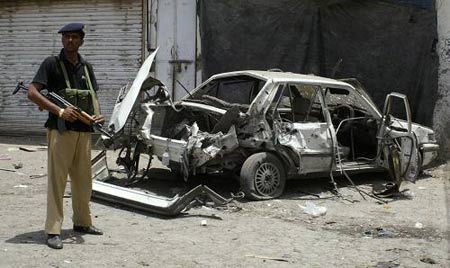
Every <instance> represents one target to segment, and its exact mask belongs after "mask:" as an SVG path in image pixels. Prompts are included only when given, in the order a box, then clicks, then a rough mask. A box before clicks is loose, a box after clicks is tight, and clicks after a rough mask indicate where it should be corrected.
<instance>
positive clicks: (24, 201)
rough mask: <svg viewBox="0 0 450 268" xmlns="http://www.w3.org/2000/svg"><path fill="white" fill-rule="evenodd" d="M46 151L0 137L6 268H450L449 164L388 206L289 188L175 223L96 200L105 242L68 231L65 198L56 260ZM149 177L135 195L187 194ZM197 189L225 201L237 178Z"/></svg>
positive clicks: (324, 185)
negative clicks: (48, 229)
mask: <svg viewBox="0 0 450 268" xmlns="http://www.w3.org/2000/svg"><path fill="white" fill-rule="evenodd" d="M42 142H43V140H42V139H31V138H23V137H22V138H8V137H1V136H0V202H1V207H0V219H1V221H0V267H276V268H282V267H376V268H388V267H450V266H449V265H450V264H449V263H450V261H449V209H448V208H449V206H448V205H449V200H448V199H449V189H450V188H449V185H450V184H449V183H450V182H449V177H450V175H449V170H450V166H449V165H448V164H444V165H440V166H438V167H435V168H433V169H430V170H428V171H426V172H425V174H424V175H423V176H422V177H421V178H420V180H419V181H418V182H417V183H416V184H405V185H404V186H403V187H402V189H409V191H407V192H406V194H405V195H403V196H402V197H401V198H397V199H388V200H386V201H389V202H388V203H382V202H379V201H378V200H376V199H373V198H370V197H367V196H366V197H365V199H363V198H362V196H361V195H360V194H359V193H358V192H357V191H356V190H355V189H353V188H352V187H349V184H348V182H346V181H345V180H343V179H338V184H339V189H340V193H341V194H342V195H343V198H338V197H336V196H335V195H333V194H332V193H331V192H330V191H329V189H330V185H329V183H328V179H327V178H324V179H319V180H303V181H289V182H288V184H287V191H286V194H284V195H283V196H282V197H281V198H280V199H277V200H270V201H264V202H246V201H244V200H236V201H234V202H233V203H231V204H229V205H228V206H227V207H221V208H211V207H208V206H201V207H195V208H193V209H191V210H189V211H188V212H186V213H185V214H182V215H180V216H178V217H175V218H167V217H161V216H158V215H155V214H151V213H142V212H138V211H135V210H132V209H127V208H124V207H120V206H117V205H114V204H108V203H104V202H99V201H96V200H93V202H92V213H93V217H94V223H95V225H96V226H98V227H100V228H102V229H103V230H104V232H105V235H103V236H89V235H80V234H77V233H74V232H73V231H72V230H71V225H72V223H71V200H70V198H67V199H66V204H65V215H66V219H65V222H64V226H63V228H64V230H63V239H64V249H63V250H52V249H50V248H48V247H47V246H46V245H45V235H44V233H43V224H44V216H45V203H46V180H47V177H46V152H45V144H43V143H42ZM20 147H23V148H22V149H33V150H35V151H34V152H26V151H23V150H20V149H19V148H20ZM108 154H109V155H113V152H108ZM114 160H115V159H112V162H114ZM5 169H6V170H5ZM8 170H9V171H8ZM152 172H153V173H152V176H151V179H149V180H146V181H144V182H142V183H141V184H140V185H138V186H140V187H147V188H148V189H150V190H152V191H155V192H158V191H159V192H165V193H167V194H168V196H171V195H173V194H174V193H175V192H177V191H182V190H185V189H187V188H188V187H190V186H191V185H186V184H184V183H183V182H181V181H176V180H174V178H173V177H172V176H167V175H168V174H167V172H166V171H165V170H159V169H154V170H152ZM119 177H120V176H119ZM352 178H353V179H354V181H355V183H356V184H357V186H358V188H359V189H361V190H363V191H365V192H370V191H371V190H372V188H373V187H377V186H378V185H380V184H381V183H383V182H384V180H383V179H384V178H383V175H381V174H371V175H364V176H358V177H356V176H355V177H352ZM197 182H202V183H205V182H206V183H207V184H208V185H209V186H210V187H211V188H212V189H214V190H216V191H217V192H219V193H221V194H222V195H223V196H225V197H230V196H231V195H230V193H232V192H233V193H236V192H238V191H239V188H238V185H237V183H236V182H235V181H233V180H232V179H231V178H214V179H212V180H210V179H209V178H202V179H199V180H198V181H197ZM67 195H68V197H69V196H70V188H68V189H67ZM308 201H309V202H312V203H313V204H314V205H316V206H322V207H325V208H326V210H327V211H326V214H325V215H323V216H318V217H313V216H311V215H309V214H307V213H305V212H304V209H303V208H302V206H305V203H306V202H308ZM202 223H203V225H202Z"/></svg>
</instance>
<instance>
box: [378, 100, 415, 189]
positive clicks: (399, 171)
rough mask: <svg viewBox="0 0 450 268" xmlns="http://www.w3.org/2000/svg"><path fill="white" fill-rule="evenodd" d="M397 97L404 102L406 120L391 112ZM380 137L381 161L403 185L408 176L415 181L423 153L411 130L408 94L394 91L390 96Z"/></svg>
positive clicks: (398, 183) (379, 159) (379, 151)
mask: <svg viewBox="0 0 450 268" xmlns="http://www.w3.org/2000/svg"><path fill="white" fill-rule="evenodd" d="M396 98H397V99H400V101H402V102H403V104H404V107H405V110H406V111H405V114H406V121H405V120H400V119H397V118H395V117H393V116H392V115H391V113H392V111H393V103H394V100H395V99H396ZM377 139H378V149H377V161H378V163H379V164H380V165H381V166H383V167H384V168H387V169H388V170H389V173H390V175H391V177H392V179H393V180H394V183H395V184H396V185H397V186H398V187H400V184H401V182H402V181H403V180H405V179H406V180H408V181H415V180H416V179H417V176H418V175H419V171H420V154H419V150H418V143H417V138H416V136H415V134H414V133H413V132H412V130H411V109H410V107H409V102H408V99H407V97H406V96H405V95H403V94H400V93H395V92H394V93H391V94H388V95H387V96H386V100H385V103H384V109H383V116H382V118H381V123H380V128H379V130H378V134H377Z"/></svg>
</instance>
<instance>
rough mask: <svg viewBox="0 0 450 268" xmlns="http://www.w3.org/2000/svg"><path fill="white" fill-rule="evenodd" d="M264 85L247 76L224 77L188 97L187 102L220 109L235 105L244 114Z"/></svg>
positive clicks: (260, 81) (258, 80) (262, 82)
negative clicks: (197, 102) (198, 102)
mask: <svg viewBox="0 0 450 268" xmlns="http://www.w3.org/2000/svg"><path fill="white" fill-rule="evenodd" d="M265 83H266V82H265V81H263V80H260V79H257V78H254V77H251V76H247V75H240V76H232V77H224V78H221V79H216V80H213V81H211V82H210V83H208V84H206V85H205V86H203V87H202V88H200V89H199V90H197V91H196V92H195V93H193V94H192V95H191V96H190V97H189V101H200V102H204V103H207V104H213V105H218V106H219V107H220V108H229V107H230V105H231V104H237V105H238V106H239V107H240V108H241V110H242V111H243V112H245V111H246V110H247V109H248V107H249V105H250V103H252V101H253V99H254V98H255V97H256V95H258V93H259V91H260V90H261V88H262V87H263V86H264V84H265Z"/></svg>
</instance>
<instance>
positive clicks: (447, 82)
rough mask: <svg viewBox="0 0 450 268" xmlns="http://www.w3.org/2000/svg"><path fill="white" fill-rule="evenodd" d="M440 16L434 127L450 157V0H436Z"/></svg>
mask: <svg viewBox="0 0 450 268" xmlns="http://www.w3.org/2000/svg"><path fill="white" fill-rule="evenodd" d="M436 10H437V17H438V36H439V42H438V53H439V82H438V100H437V102H436V106H435V109H434V115H433V128H434V130H435V131H436V134H437V138H438V141H439V143H440V146H441V158H449V157H450V1H448V0H436Z"/></svg>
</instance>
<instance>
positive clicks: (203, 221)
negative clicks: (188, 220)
mask: <svg viewBox="0 0 450 268" xmlns="http://www.w3.org/2000/svg"><path fill="white" fill-rule="evenodd" d="M200 225H201V226H206V225H208V222H207V221H206V220H202V221H201V222H200Z"/></svg>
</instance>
